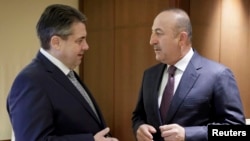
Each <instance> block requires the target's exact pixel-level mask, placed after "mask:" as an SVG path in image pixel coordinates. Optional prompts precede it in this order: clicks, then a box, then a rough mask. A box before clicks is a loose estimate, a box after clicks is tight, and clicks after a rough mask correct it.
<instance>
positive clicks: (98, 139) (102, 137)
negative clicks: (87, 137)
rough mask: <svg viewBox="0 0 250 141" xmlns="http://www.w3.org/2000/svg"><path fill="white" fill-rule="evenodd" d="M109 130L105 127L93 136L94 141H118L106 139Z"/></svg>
mask: <svg viewBox="0 0 250 141" xmlns="http://www.w3.org/2000/svg"><path fill="white" fill-rule="evenodd" d="M109 131H110V129H109V128H108V127H107V128H105V129H103V130H101V131H100V132H98V133H96V134H95V136H94V139H95V141H118V139H116V138H113V137H106V135H107V134H108V133H109Z"/></svg>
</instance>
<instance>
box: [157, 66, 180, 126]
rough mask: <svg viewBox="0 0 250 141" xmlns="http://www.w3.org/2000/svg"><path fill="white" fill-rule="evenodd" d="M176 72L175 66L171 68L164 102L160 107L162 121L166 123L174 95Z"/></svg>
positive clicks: (163, 98)
mask: <svg viewBox="0 0 250 141" xmlns="http://www.w3.org/2000/svg"><path fill="white" fill-rule="evenodd" d="M175 71H176V67H175V66H170V67H169V69H168V82H167V85H166V87H165V90H164V93H163V96H162V100H161V106H160V114H161V118H162V121H163V122H164V121H165V120H166V117H167V112H168V109H169V106H170V103H171V100H172V97H173V94H174V74H175Z"/></svg>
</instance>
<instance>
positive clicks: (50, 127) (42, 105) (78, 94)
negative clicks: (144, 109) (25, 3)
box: [7, 4, 117, 141]
mask: <svg viewBox="0 0 250 141" xmlns="http://www.w3.org/2000/svg"><path fill="white" fill-rule="evenodd" d="M85 22H86V17H85V16H84V15H83V14H82V13H81V12H79V11H78V10H76V9H75V8H72V7H70V6H67V5H60V4H53V5H50V6H48V7H47V8H46V9H45V11H44V12H43V13H42V15H41V17H40V19H39V21H38V23H37V27H36V28H37V34H38V36H39V39H40V43H41V48H40V50H39V52H38V54H37V56H36V58H34V60H33V61H32V62H31V63H30V64H29V65H27V66H26V67H25V68H24V69H23V70H22V71H21V72H20V73H19V74H18V75H17V77H16V79H15V80H14V83H13V85H12V87H11V90H10V93H9V95H8V98H7V110H8V113H9V116H10V120H11V123H12V126H13V130H14V134H15V139H16V141H42V140H44V141H45V140H46V141H117V139H116V138H113V137H110V136H109V130H110V129H109V128H108V127H107V126H106V124H105V121H104V119H103V116H102V114H101V111H100V109H99V108H98V106H97V104H96V102H95V100H94V98H93V97H92V95H91V94H90V91H89V90H88V89H87V87H86V86H85V85H84V84H83V83H82V82H81V80H80V78H79V77H78V76H77V74H76V73H75V72H74V71H73V70H74V69H75V68H76V67H77V66H78V65H79V64H80V63H81V61H82V57H83V54H84V53H85V51H86V50H88V48H89V46H88V44H87V42H86V36H87V31H86V26H85ZM70 72H72V73H70ZM69 73H70V74H71V76H70V77H68V76H67V75H68V74H69ZM74 75H75V77H76V79H75V77H74ZM71 79H74V80H72V81H71ZM76 85H78V86H80V87H79V89H80V90H78V86H76Z"/></svg>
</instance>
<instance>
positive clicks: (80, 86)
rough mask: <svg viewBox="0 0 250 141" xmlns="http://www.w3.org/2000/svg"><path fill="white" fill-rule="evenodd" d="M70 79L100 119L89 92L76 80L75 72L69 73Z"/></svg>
mask: <svg viewBox="0 0 250 141" xmlns="http://www.w3.org/2000/svg"><path fill="white" fill-rule="evenodd" d="M68 78H69V80H70V81H71V82H72V83H73V84H74V85H75V87H76V88H77V90H78V91H79V92H80V93H81V94H82V96H83V97H84V98H85V100H86V101H87V102H88V104H89V106H90V107H91V109H92V110H93V112H94V113H95V114H96V116H97V118H98V119H99V117H98V114H97V112H96V109H95V106H94V104H93V103H92V101H91V99H90V97H89V96H88V94H87V92H86V91H85V90H84V88H83V87H82V85H81V84H80V83H79V82H78V80H77V79H76V77H75V75H74V72H73V71H70V72H69V74H68Z"/></svg>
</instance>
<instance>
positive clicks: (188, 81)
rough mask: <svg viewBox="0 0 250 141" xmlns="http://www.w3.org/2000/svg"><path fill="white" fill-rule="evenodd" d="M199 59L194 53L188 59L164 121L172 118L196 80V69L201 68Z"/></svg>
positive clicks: (167, 121)
mask: <svg viewBox="0 0 250 141" xmlns="http://www.w3.org/2000/svg"><path fill="white" fill-rule="evenodd" d="M199 60H201V59H200V58H199V56H198V54H197V53H195V54H194V55H193V57H192V59H191V60H190V62H189V64H188V66H187V68H186V70H185V71H184V73H183V75H182V78H181V80H180V83H179V86H178V88H177V90H176V92H175V95H174V97H173V99H172V102H171V105H170V108H169V111H168V116H167V119H166V123H169V122H170V121H171V120H172V119H173V117H174V116H175V114H176V112H177V111H178V109H179V108H180V105H181V104H182V103H183V101H184V99H185V98H186V96H187V95H188V93H189V92H190V90H191V89H192V87H193V85H194V84H195V82H196V80H197V79H198V77H199V73H197V70H198V69H200V68H201V67H200V65H199V64H200V63H199Z"/></svg>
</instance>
